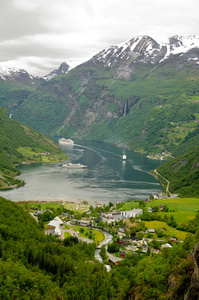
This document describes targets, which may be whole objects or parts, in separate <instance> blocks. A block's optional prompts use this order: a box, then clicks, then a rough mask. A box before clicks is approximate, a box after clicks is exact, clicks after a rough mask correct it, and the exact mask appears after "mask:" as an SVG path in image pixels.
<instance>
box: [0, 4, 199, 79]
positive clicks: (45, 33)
mask: <svg viewBox="0 0 199 300" xmlns="http://www.w3.org/2000/svg"><path fill="white" fill-rule="evenodd" d="M198 13H199V1H198V0H122V1H121V0H1V8H0V14H1V17H0V66H7V67H17V68H23V69H25V70H27V71H28V72H29V73H31V74H33V75H40V76H42V75H46V74H47V73H49V72H50V71H52V70H54V69H57V68H58V67H59V65H60V64H61V63H62V62H64V61H65V62H67V63H68V64H69V65H74V63H77V62H83V61H86V60H88V59H90V58H91V57H92V56H93V55H95V54H97V53H98V52H100V51H101V50H103V49H105V48H108V47H110V46H112V45H116V44H118V43H121V42H124V41H126V40H129V39H131V38H133V37H135V36H139V35H149V36H151V37H152V38H154V39H155V40H157V41H162V40H165V38H167V37H171V36H173V35H176V34H178V35H183V36H187V35H198V34H199V17H198Z"/></svg>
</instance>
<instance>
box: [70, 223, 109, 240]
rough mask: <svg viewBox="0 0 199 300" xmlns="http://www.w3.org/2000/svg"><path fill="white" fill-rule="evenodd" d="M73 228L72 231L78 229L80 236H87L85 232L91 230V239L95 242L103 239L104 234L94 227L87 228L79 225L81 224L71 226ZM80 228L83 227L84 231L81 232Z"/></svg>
mask: <svg viewBox="0 0 199 300" xmlns="http://www.w3.org/2000/svg"><path fill="white" fill-rule="evenodd" d="M71 227H72V228H73V230H74V231H76V232H77V231H79V236H80V237H83V238H88V236H87V235H86V233H88V234H89V233H90V231H92V233H93V235H92V236H93V239H94V242H95V243H96V244H99V243H100V242H102V241H103V240H104V239H105V236H104V234H103V233H102V232H101V231H98V230H96V229H93V228H87V227H81V226H71ZM80 228H83V229H84V232H83V233H81V232H80Z"/></svg>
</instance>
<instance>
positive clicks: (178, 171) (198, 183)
mask: <svg viewBox="0 0 199 300" xmlns="http://www.w3.org/2000/svg"><path fill="white" fill-rule="evenodd" d="M157 171H158V172H159V173H160V174H161V175H162V176H164V177H165V178H166V179H167V180H169V181H170V185H169V190H170V192H171V193H178V194H179V195H180V196H181V197H192V196H193V197H199V147H197V148H195V149H194V150H191V151H189V152H188V153H186V154H183V155H181V156H179V157H176V158H174V159H172V160H171V161H168V162H166V163H164V164H163V165H161V166H159V167H158V168H157Z"/></svg>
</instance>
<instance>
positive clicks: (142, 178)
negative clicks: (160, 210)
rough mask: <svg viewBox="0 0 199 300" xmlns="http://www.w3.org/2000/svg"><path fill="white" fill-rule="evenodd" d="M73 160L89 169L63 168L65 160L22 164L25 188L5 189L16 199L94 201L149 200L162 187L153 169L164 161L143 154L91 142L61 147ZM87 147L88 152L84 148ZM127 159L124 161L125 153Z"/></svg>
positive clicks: (92, 202) (5, 195)
mask: <svg viewBox="0 0 199 300" xmlns="http://www.w3.org/2000/svg"><path fill="white" fill-rule="evenodd" d="M61 148H62V150H63V151H64V152H65V153H66V154H67V155H68V157H69V158H70V162H72V163H81V164H84V165H86V166H87V168H86V169H68V168H62V167H61V165H62V164H61V163H50V164H45V163H43V164H31V165H23V166H20V167H19V169H20V171H21V175H20V176H19V178H20V179H23V180H25V182H26V185H25V186H24V187H21V188H18V189H13V190H9V191H4V192H1V193H0V195H1V196H3V197H5V198H7V199H10V200H12V201H31V200H37V201H58V200H64V201H75V202H76V201H78V200H86V201H88V202H89V203H90V204H94V203H102V204H104V203H109V202H110V201H111V202H113V203H114V202H117V201H121V200H122V201H126V200H135V199H138V200H140V199H145V198H147V197H149V195H150V194H155V193H158V192H159V191H160V190H161V186H160V184H159V183H158V182H157V181H156V180H155V178H153V177H152V176H151V175H150V174H149V171H150V170H152V169H154V168H156V167H158V166H159V165H160V164H161V163H162V162H161V161H157V160H152V159H149V158H147V157H146V156H144V155H143V154H140V153H137V152H132V151H129V150H124V149H121V148H117V147H114V146H109V145H106V144H101V143H94V142H88V141H79V142H76V143H75V145H74V146H61ZM83 150H84V151H83ZM124 153H125V154H126V155H127V160H126V161H123V160H122V155H123V154H124Z"/></svg>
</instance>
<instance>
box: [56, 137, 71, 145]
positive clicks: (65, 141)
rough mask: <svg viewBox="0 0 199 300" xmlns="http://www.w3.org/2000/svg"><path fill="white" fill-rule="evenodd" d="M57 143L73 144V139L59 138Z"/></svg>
mask: <svg viewBox="0 0 199 300" xmlns="http://www.w3.org/2000/svg"><path fill="white" fill-rule="evenodd" d="M59 144H60V145H74V141H73V140H71V139H65V138H61V139H59Z"/></svg>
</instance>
